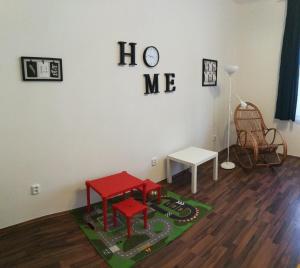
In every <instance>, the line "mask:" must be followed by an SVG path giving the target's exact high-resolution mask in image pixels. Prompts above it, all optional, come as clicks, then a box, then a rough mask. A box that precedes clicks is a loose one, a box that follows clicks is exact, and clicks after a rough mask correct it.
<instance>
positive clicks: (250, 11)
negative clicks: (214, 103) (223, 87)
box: [237, 0, 300, 156]
mask: <svg viewBox="0 0 300 268" xmlns="http://www.w3.org/2000/svg"><path fill="white" fill-rule="evenodd" d="M239 16H240V19H239V21H240V23H239V25H240V29H239V38H240V39H239V43H240V46H239V61H240V67H241V68H240V72H239V76H238V77H237V81H238V92H239V94H240V95H241V97H242V98H243V99H245V100H249V101H251V102H253V103H256V104H257V105H258V106H259V108H260V109H261V111H262V113H263V115H264V118H265V121H266V124H267V125H268V126H269V127H273V126H274V127H277V128H279V129H280V130H281V132H282V134H283V136H284V137H285V138H286V140H287V143H288V154H290V155H296V156H300V142H299V136H300V124H299V123H292V122H286V121H279V120H274V115H275V107H276V99H277V86H278V73H279V66H280V56H281V47H282V39H283V33H284V25H285V16H286V1H274V0H264V1H257V2H252V3H251V2H250V1H249V2H248V3H247V4H242V5H239Z"/></svg>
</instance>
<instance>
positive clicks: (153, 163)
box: [151, 157, 158, 167]
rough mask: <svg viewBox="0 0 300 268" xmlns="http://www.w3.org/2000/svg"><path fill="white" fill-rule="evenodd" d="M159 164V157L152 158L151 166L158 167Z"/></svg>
mask: <svg viewBox="0 0 300 268" xmlns="http://www.w3.org/2000/svg"><path fill="white" fill-rule="evenodd" d="M157 163H158V160H157V157H152V159H151V165H152V167H154V166H156V165H157Z"/></svg>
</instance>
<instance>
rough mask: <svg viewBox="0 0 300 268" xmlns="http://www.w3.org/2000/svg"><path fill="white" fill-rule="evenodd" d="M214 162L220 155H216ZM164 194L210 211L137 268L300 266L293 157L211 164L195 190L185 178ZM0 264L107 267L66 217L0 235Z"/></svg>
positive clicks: (298, 179) (298, 187)
mask: <svg viewBox="0 0 300 268" xmlns="http://www.w3.org/2000/svg"><path fill="white" fill-rule="evenodd" d="M221 160H222V157H221ZM163 184H164V185H165V187H167V188H168V189H170V190H172V191H175V192H177V193H179V194H181V195H184V196H187V197H193V198H195V199H197V200H200V201H203V202H206V203H208V204H211V205H213V206H214V211H213V212H212V213H211V214H209V215H208V216H207V217H206V218H204V219H202V220H201V221H200V222H199V223H197V224H195V225H194V226H193V227H192V228H191V229H190V230H189V231H187V232H186V233H185V234H184V235H182V236H181V237H180V238H179V239H177V240H175V241H174V242H173V243H171V244H170V245H169V246H167V247H165V248H164V249H162V250H161V251H159V252H157V253H155V254H154V255H152V256H150V257H148V258H147V259H145V260H144V261H143V262H141V263H139V265H138V267H147V268H148V267H163V268H167V267H192V268H195V267H196V268H198V267H205V268H207V267H218V268H220V267H237V268H240V267H257V268H265V267H280V268H282V267H293V268H294V267H296V266H297V264H298V263H300V258H299V256H300V159H299V158H295V157H288V159H287V161H286V162H285V163H284V165H283V166H281V167H277V168H273V169H269V168H259V169H256V170H254V171H251V172H245V171H243V170H242V169H240V168H236V169H235V170H233V171H225V170H220V177H219V181H218V182H217V183H214V182H213V181H212V163H210V164H208V165H206V166H204V167H201V168H200V169H199V173H198V193H197V194H196V195H192V194H191V192H190V174H189V172H185V173H183V174H181V175H180V176H177V177H176V178H175V179H174V182H173V184H172V185H167V184H166V183H163ZM0 267H30V268H31V267H33V268H35V267H108V266H107V265H106V264H105V262H104V261H103V260H102V258H101V257H100V256H99V255H98V254H97V253H96V251H95V250H94V248H93V247H92V246H91V245H90V244H89V242H88V240H87V239H86V238H85V236H84V235H83V233H82V232H81V231H80V230H79V228H78V226H77V225H76V224H75V222H74V220H73V218H72V216H71V215H70V214H68V213H67V214H65V215H60V216H55V217H52V218H48V219H42V220H39V221H36V222H32V223H29V224H23V225H21V226H16V227H11V228H7V229H4V230H2V231H0Z"/></svg>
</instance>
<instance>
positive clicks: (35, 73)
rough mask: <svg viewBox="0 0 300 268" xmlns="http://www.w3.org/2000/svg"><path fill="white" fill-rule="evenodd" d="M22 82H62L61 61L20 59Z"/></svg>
mask: <svg viewBox="0 0 300 268" xmlns="http://www.w3.org/2000/svg"><path fill="white" fill-rule="evenodd" d="M21 65H22V76H23V81H63V72H62V59H57V58H39V57H21Z"/></svg>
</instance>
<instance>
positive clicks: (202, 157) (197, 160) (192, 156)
mask: <svg viewBox="0 0 300 268" xmlns="http://www.w3.org/2000/svg"><path fill="white" fill-rule="evenodd" d="M211 159H214V169H213V179H214V180H215V181H217V180H218V153H217V152H214V151H209V150H204V149H201V148H197V147H189V148H187V149H184V150H182V151H178V152H176V153H173V154H169V155H168V156H167V178H168V183H172V174H171V160H172V161H175V162H178V163H181V164H184V165H187V166H189V167H191V169H192V193H193V194H195V193H196V192H197V167H198V166H199V165H201V164H203V163H205V162H207V161H209V160H211Z"/></svg>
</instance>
